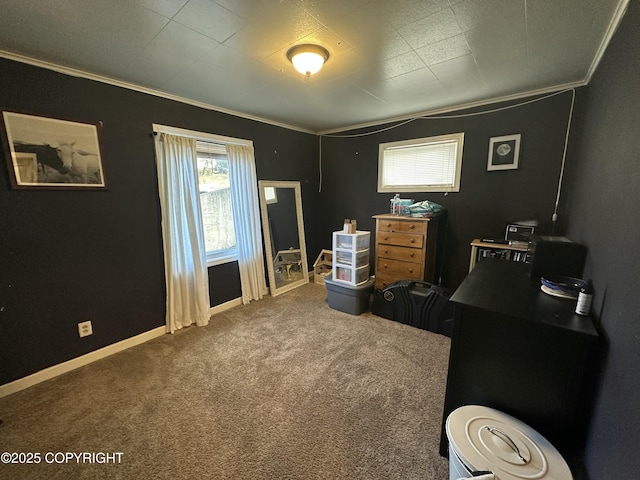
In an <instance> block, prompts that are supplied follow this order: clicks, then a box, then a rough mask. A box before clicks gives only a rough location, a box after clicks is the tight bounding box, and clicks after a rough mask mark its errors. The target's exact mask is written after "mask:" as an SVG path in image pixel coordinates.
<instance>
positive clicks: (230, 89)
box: [0, 0, 626, 131]
mask: <svg viewBox="0 0 640 480" xmlns="http://www.w3.org/2000/svg"><path fill="white" fill-rule="evenodd" d="M625 1H626V0H562V1H558V0H526V1H525V0H393V1H389V0H351V1H344V0H191V1H188V0H110V1H105V0H65V1H64V2H63V1H53V0H50V1H45V2H43V1H42V0H2V19H3V20H4V22H3V28H2V29H0V55H3V54H4V55H5V56H9V57H10V58H13V55H14V54H15V55H25V56H28V57H31V58H32V59H34V60H36V61H45V62H52V63H54V64H57V65H60V66H63V67H70V68H75V69H78V70H80V71H85V72H88V73H91V74H96V75H104V76H107V77H110V78H112V79H114V80H117V81H125V82H130V83H134V84H136V85H139V86H140V87H143V88H146V89H157V90H159V92H158V93H159V94H161V92H165V93H166V94H168V95H171V96H183V97H185V98H186V99H188V100H190V101H195V102H200V103H204V104H209V105H212V106H213V107H214V108H215V107H221V108H225V109H229V110H233V111H237V112H242V113H245V114H247V115H253V116H262V117H264V118H265V119H266V120H272V121H277V122H279V123H285V124H290V125H293V126H297V127H300V128H308V129H310V130H316V131H318V130H327V129H334V128H336V127H337V126H349V125H354V124H363V123H370V122H372V121H378V120H384V119H386V118H389V117H391V116H402V115H403V114H410V113H413V112H425V111H429V110H433V109H440V108H453V107H454V106H455V105H460V104H465V105H468V104H469V103H473V102H478V101H487V100H491V99H495V98H501V97H504V96H506V95H514V94H516V95H525V94H526V93H527V92H532V91H540V90H551V89H554V88H563V87H564V86H565V85H567V84H570V83H575V84H580V83H581V82H584V81H585V80H586V78H587V77H586V76H587V74H588V72H590V68H591V67H592V64H593V62H594V61H595V60H597V58H598V54H599V53H600V52H599V49H600V47H601V45H602V44H603V42H605V41H606V40H607V37H606V35H607V32H609V31H611V30H613V29H614V28H615V25H611V22H612V20H615V21H619V19H620V18H621V15H620V13H621V12H620V11H619V10H620V9H621V7H622V6H623V5H624V2H625ZM525 7H526V10H525ZM171 19H174V20H175V21H171ZM216 40H221V41H223V45H222V46H221V45H220V44H219V43H218V42H217V41H216ZM301 42H317V43H320V44H322V45H324V46H325V47H326V48H328V49H329V51H330V53H331V57H330V58H329V61H328V62H327V63H326V65H325V67H324V68H323V69H322V70H321V71H320V72H319V73H318V74H316V75H314V76H313V77H311V78H308V79H306V78H305V77H304V76H302V75H300V74H298V73H297V72H295V71H294V70H293V67H292V66H291V64H290V62H289V61H288V60H287V59H286V51H287V49H288V48H289V47H290V46H292V45H294V44H295V43H301ZM3 51H4V52H5V53H3ZM425 65H428V66H425ZM107 81H108V80H107Z"/></svg>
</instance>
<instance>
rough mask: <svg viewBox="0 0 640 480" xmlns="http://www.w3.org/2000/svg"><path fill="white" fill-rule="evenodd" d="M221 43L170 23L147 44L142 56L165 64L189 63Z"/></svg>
mask: <svg viewBox="0 0 640 480" xmlns="http://www.w3.org/2000/svg"><path fill="white" fill-rule="evenodd" d="M218 45H220V44H219V43H218V42H216V41H215V40H212V39H211V38H209V37H205V36H204V35H202V34H201V33H198V32H196V31H194V30H191V29H190V28H187V27H185V26H184V25H180V24H179V23H176V22H173V21H172V22H169V24H168V25H167V26H166V27H165V28H163V29H162V31H161V32H160V33H159V34H158V36H156V38H154V39H153V41H152V42H150V43H149V45H147V47H146V48H145V49H144V51H143V52H142V53H141V55H140V56H141V58H144V59H146V60H148V61H157V62H160V63H161V64H164V65H172V66H180V65H189V64H191V63H193V62H195V61H196V60H198V59H199V58H201V57H203V56H205V55H206V54H207V53H209V52H211V51H212V50H214V49H215V48H216V47H217V46H218Z"/></svg>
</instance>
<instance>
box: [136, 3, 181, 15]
mask: <svg viewBox="0 0 640 480" xmlns="http://www.w3.org/2000/svg"><path fill="white" fill-rule="evenodd" d="M130 1H135V2H137V3H139V4H140V5H142V6H143V7H145V8H148V9H149V10H153V11H154V12H157V13H159V14H161V15H164V16H165V17H167V18H172V17H173V16H174V15H175V14H176V13H178V12H179V11H180V9H181V8H182V7H184V6H185V5H186V4H187V2H188V1H189V0H130Z"/></svg>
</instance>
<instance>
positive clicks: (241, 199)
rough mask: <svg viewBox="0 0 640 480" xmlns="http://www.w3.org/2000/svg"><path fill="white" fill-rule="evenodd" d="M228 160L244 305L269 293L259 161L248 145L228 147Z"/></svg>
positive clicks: (230, 145) (229, 145)
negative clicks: (259, 188) (262, 226)
mask: <svg viewBox="0 0 640 480" xmlns="http://www.w3.org/2000/svg"><path fill="white" fill-rule="evenodd" d="M227 157H228V159H229V181H230V183H231V204H232V205H233V223H234V225H235V229H236V244H237V245H236V246H237V250H238V266H239V269H240V285H241V287H242V303H244V304H247V303H249V302H250V301H251V300H260V299H261V298H262V297H263V296H264V295H266V293H267V283H266V281H265V273H264V255H263V250H262V230H261V229H260V204H259V202H258V178H257V175H256V161H255V158H254V154H253V147H252V146H248V145H232V144H227Z"/></svg>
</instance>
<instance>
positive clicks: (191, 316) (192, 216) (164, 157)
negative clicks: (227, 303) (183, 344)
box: [156, 133, 209, 333]
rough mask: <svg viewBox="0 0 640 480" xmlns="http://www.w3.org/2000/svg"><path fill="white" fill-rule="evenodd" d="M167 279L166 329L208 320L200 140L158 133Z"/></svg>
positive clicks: (159, 186) (199, 323) (159, 178)
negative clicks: (200, 187)
mask: <svg viewBox="0 0 640 480" xmlns="http://www.w3.org/2000/svg"><path fill="white" fill-rule="evenodd" d="M156 157H157V167H158V188H159V191H160V207H161V210H162V239H163V242H164V264H165V277H166V282H167V317H166V323H167V332H170V333H173V332H175V331H176V330H178V329H180V328H183V327H188V326H189V325H192V324H194V323H195V324H196V325H200V326H202V325H207V324H208V323H209V284H208V283H209V282H208V275H207V264H206V253H205V244H204V230H203V227H202V214H201V211H200V210H201V207H200V197H199V191H200V189H199V186H198V171H197V159H196V140H195V139H193V138H187V137H179V136H175V135H169V134H167V133H160V134H158V135H157V137H156Z"/></svg>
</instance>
